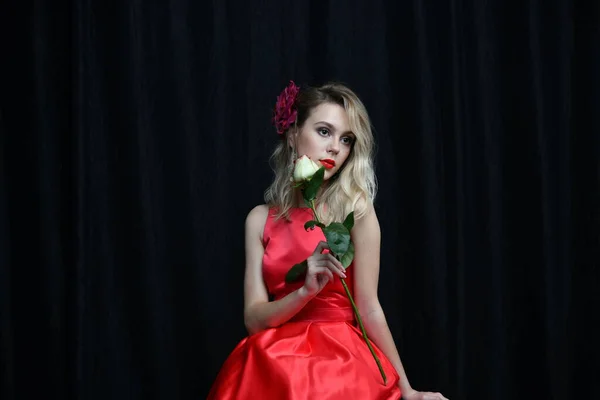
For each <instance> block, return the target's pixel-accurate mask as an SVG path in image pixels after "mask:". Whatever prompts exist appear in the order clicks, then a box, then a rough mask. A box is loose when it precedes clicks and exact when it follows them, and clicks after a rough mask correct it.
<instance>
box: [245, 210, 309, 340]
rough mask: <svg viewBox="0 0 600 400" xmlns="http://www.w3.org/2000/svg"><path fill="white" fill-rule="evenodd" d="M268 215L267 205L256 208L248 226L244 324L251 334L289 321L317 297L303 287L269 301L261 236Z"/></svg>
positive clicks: (250, 214)
mask: <svg viewBox="0 0 600 400" xmlns="http://www.w3.org/2000/svg"><path fill="white" fill-rule="evenodd" d="M268 213H269V209H268V207H267V206H265V205H260V206H257V207H255V208H254V209H252V211H250V213H249V214H248V216H247V218H246V224H245V248H246V271H245V276H244V323H245V325H246V329H247V330H248V333H249V334H251V335H252V334H254V333H257V332H260V331H262V330H264V329H267V328H272V327H276V326H279V325H281V324H283V323H285V322H287V321H288V320H289V319H290V318H292V317H293V316H294V315H296V313H297V312H298V311H300V310H301V309H302V308H303V307H304V306H305V305H306V303H308V302H309V301H310V299H311V298H312V297H314V296H310V295H309V294H308V293H306V290H305V289H304V287H302V288H300V289H298V290H296V291H294V292H291V293H290V294H288V295H287V296H285V297H284V298H282V299H279V300H277V301H271V302H269V295H268V293H267V288H266V286H265V283H264V280H263V274H262V258H263V254H264V247H263V244H262V234H263V229H264V226H265V221H266V220H267V216H268Z"/></svg>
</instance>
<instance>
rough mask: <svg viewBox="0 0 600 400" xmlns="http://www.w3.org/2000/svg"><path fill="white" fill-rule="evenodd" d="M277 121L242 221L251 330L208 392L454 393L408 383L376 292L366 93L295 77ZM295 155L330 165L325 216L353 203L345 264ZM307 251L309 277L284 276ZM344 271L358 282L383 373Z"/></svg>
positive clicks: (322, 201) (240, 395) (425, 398)
mask: <svg viewBox="0 0 600 400" xmlns="http://www.w3.org/2000/svg"><path fill="white" fill-rule="evenodd" d="M274 123H275V126H276V128H277V133H278V134H279V135H280V138H281V140H280V142H279V144H278V145H277V148H276V149H275V152H274V154H273V157H272V158H273V160H274V162H275V179H274V181H273V183H272V184H271V186H270V187H269V188H268V189H267V191H266V194H265V200H266V204H263V205H259V206H257V207H255V208H254V209H253V210H252V211H250V213H249V214H248V216H247V219H246V225H245V235H246V236H245V246H246V270H245V280H244V287H245V290H244V301H245V306H244V318H245V324H246V327H247V329H248V332H249V334H250V335H249V336H248V337H247V338H245V339H243V340H242V341H241V342H240V343H239V344H238V345H237V346H236V348H235V349H234V350H233V352H232V353H231V355H230V356H229V357H228V359H227V360H226V361H225V363H224V365H223V367H222V369H221V371H220V373H219V375H218V376H217V379H216V381H215V383H214V385H213V387H212V389H211V392H210V394H209V396H208V398H209V399H220V400H221V399H253V400H256V399H319V400H329V399H357V400H374V399H395V400H396V399H400V398H401V397H403V398H404V399H407V400H447V399H446V398H445V397H444V396H442V395H441V394H439V393H429V392H419V391H416V390H414V389H413V388H412V387H411V386H410V383H409V382H408V379H407V378H406V374H405V372H404V369H403V367H402V362H401V361H400V357H399V355H398V351H397V350H396V346H395V344H394V340H393V337H392V335H391V333H390V330H389V328H388V325H387V323H386V318H385V315H384V312H383V310H382V308H381V305H380V303H379V300H378V297H377V284H378V279H379V247H380V230H379V223H378V220H377V216H376V214H375V211H374V208H373V201H374V197H375V190H376V186H375V174H374V168H373V156H372V149H373V135H372V132H371V126H370V121H369V117H368V114H367V111H366V109H365V107H364V105H363V104H362V102H361V101H360V99H359V98H358V97H357V96H356V94H354V93H353V92H352V91H351V90H350V89H349V88H347V87H346V86H343V85H340V84H333V83H332V84H327V85H324V86H321V87H318V88H312V87H308V88H302V89H300V88H298V87H297V86H296V85H295V84H294V83H293V82H290V85H289V86H288V87H287V88H286V89H285V90H284V91H283V93H282V94H281V95H280V96H279V97H278V101H277V104H276V107H275V117H274ZM299 156H308V158H310V159H311V160H314V161H315V162H317V161H318V162H319V163H320V164H321V165H323V166H324V167H325V175H324V178H323V180H324V183H323V185H322V186H321V189H320V191H319V192H318V195H317V199H316V202H317V206H316V210H317V212H318V215H319V217H320V220H321V221H322V222H323V223H325V224H329V223H330V222H332V221H338V222H341V221H343V220H344V218H345V216H346V215H348V213H350V212H352V211H353V212H354V218H355V221H356V222H355V224H354V227H353V229H352V231H351V236H352V241H353V243H354V248H355V256H354V259H353V262H352V264H351V265H350V266H349V267H348V268H347V269H344V268H343V266H342V264H341V263H340V262H339V261H338V260H337V259H336V258H334V257H333V256H332V255H331V254H330V253H329V251H328V247H327V243H326V242H325V238H324V236H323V233H322V231H321V230H320V229H314V230H308V231H307V230H305V229H304V224H305V223H306V222H307V221H309V220H312V219H313V214H312V210H311V208H308V207H306V205H305V204H304V201H303V198H302V195H301V193H300V192H299V190H298V189H297V188H296V187H295V186H294V185H293V182H292V174H293V169H294V163H295V161H296V160H297V159H298V158H299ZM303 260H306V261H307V264H306V265H307V269H306V273H305V276H304V278H303V279H302V280H301V281H300V282H295V283H286V281H285V276H286V273H287V272H288V271H289V269H290V268H291V267H292V266H293V265H295V264H297V263H299V262H301V261H303ZM340 278H344V279H345V281H346V282H347V284H348V286H349V287H350V288H351V289H350V290H351V293H352V296H353V298H354V299H355V304H356V306H357V308H358V311H359V314H360V315H361V317H362V320H363V324H364V327H365V329H366V332H367V334H368V337H369V338H370V340H371V342H372V344H373V348H374V352H375V354H376V355H377V356H378V358H379V360H380V362H381V366H382V368H383V371H384V372H385V375H386V377H387V379H386V382H385V383H384V380H383V377H382V374H381V373H380V370H379V369H378V366H377V364H376V362H375V359H374V357H373V355H372V354H371V352H370V351H369V348H368V347H367V345H366V343H365V340H364V338H363V336H362V334H361V331H360V330H359V329H358V328H357V326H356V320H355V316H354V312H353V309H352V306H351V303H350V300H349V299H348V297H347V295H346V293H345V291H344V288H343V286H342V282H341V280H340ZM269 295H271V296H272V301H269Z"/></svg>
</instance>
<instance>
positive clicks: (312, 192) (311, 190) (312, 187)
mask: <svg viewBox="0 0 600 400" xmlns="http://www.w3.org/2000/svg"><path fill="white" fill-rule="evenodd" d="M324 176H325V167H321V168H319V169H318V170H317V172H315V174H314V175H313V176H312V178H310V181H308V182H307V183H306V186H305V187H304V190H303V191H302V196H303V197H304V201H306V202H307V203H310V202H311V201H312V200H314V199H315V198H316V197H317V192H318V191H319V188H320V187H321V184H322V183H323V177H324Z"/></svg>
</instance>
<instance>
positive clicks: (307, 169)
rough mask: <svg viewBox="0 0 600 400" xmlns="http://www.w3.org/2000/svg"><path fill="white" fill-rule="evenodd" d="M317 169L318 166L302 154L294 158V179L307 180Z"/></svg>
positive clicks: (298, 180)
mask: <svg viewBox="0 0 600 400" xmlns="http://www.w3.org/2000/svg"><path fill="white" fill-rule="evenodd" d="M318 170H319V166H318V165H317V163H315V162H314V161H313V160H311V159H310V158H308V157H307V156H306V155H303V156H302V157H300V158H299V159H297V160H296V165H295V166H294V181H295V182H302V181H307V180H309V179H310V178H312V176H313V175H314V174H315V172H317V171H318Z"/></svg>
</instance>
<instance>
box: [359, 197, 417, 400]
mask: <svg viewBox="0 0 600 400" xmlns="http://www.w3.org/2000/svg"><path fill="white" fill-rule="evenodd" d="M352 241H353V242H354V249H355V254H354V264H353V266H352V268H354V269H355V270H354V277H355V278H354V282H355V283H354V297H355V300H356V306H357V307H358V311H359V313H360V315H361V317H362V321H363V325H364V326H365V330H366V331H367V335H368V336H369V338H371V339H372V340H373V342H375V344H377V346H378V347H379V348H380V349H381V351H383V353H384V354H385V355H386V356H387V358H388V359H389V360H390V362H391V363H392V365H393V366H394V368H395V369H396V371H397V372H398V375H399V376H400V390H401V391H402V393H403V394H405V393H406V394H408V393H410V392H411V391H412V390H413V389H412V387H411V386H410V383H409V381H408V378H407V377H406V372H405V371H404V367H403V366H402V361H400V355H399V354H398V350H397V348H396V344H395V343H394V338H393V337H392V333H391V332H390V329H389V327H388V324H387V321H386V318H385V314H384V313H383V309H382V308H381V304H380V303H379V298H378V296H377V285H378V283H379V258H380V256H379V249H380V246H381V244H380V243H381V231H380V228H379V221H378V220H377V215H376V214H375V210H374V209H373V207H372V206H371V207H370V210H369V212H368V213H367V215H365V216H364V217H363V218H361V219H359V220H357V221H356V224H355V226H354V228H353V229H352Z"/></svg>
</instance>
